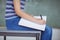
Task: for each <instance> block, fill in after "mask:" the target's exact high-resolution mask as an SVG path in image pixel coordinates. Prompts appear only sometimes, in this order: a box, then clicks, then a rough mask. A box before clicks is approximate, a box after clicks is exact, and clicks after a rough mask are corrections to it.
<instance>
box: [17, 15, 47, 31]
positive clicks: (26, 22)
mask: <svg viewBox="0 0 60 40" xmlns="http://www.w3.org/2000/svg"><path fill="white" fill-rule="evenodd" d="M34 18H38V19H40V18H41V17H40V16H34ZM42 18H43V19H44V20H45V21H46V19H47V17H46V16H42ZM18 25H22V26H24V27H28V28H33V29H37V30H42V31H45V27H46V24H44V25H40V24H37V23H34V22H31V21H29V20H26V19H24V18H21V19H20V21H19V22H18Z"/></svg>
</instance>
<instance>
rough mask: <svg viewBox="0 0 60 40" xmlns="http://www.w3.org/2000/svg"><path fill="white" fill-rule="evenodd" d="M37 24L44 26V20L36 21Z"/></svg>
mask: <svg viewBox="0 0 60 40" xmlns="http://www.w3.org/2000/svg"><path fill="white" fill-rule="evenodd" d="M37 23H38V24H40V25H44V24H46V22H45V20H41V19H37Z"/></svg>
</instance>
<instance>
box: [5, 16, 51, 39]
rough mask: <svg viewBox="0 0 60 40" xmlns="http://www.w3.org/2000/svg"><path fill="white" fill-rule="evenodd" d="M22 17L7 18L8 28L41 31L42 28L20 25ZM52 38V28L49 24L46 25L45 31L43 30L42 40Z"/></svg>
mask: <svg viewBox="0 0 60 40" xmlns="http://www.w3.org/2000/svg"><path fill="white" fill-rule="evenodd" d="M19 20H20V18H19V17H17V18H14V19H10V20H6V26H7V29H8V30H21V31H41V30H36V29H32V28H27V27H24V26H19V25H18V22H19ZM51 39H52V28H51V27H49V26H46V29H45V31H41V40H51Z"/></svg>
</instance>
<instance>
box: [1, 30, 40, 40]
mask: <svg viewBox="0 0 60 40" xmlns="http://www.w3.org/2000/svg"><path fill="white" fill-rule="evenodd" d="M0 36H4V40H6V36H20V37H36V40H40V36H41V32H40V31H13V30H5V29H0Z"/></svg>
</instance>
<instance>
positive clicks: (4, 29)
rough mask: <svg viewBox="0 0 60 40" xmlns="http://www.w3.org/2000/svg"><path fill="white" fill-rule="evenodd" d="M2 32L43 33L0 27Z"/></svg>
mask: <svg viewBox="0 0 60 40" xmlns="http://www.w3.org/2000/svg"><path fill="white" fill-rule="evenodd" d="M0 32H12V33H41V31H19V30H18V31H16V30H7V29H6V28H5V27H0Z"/></svg>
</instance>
